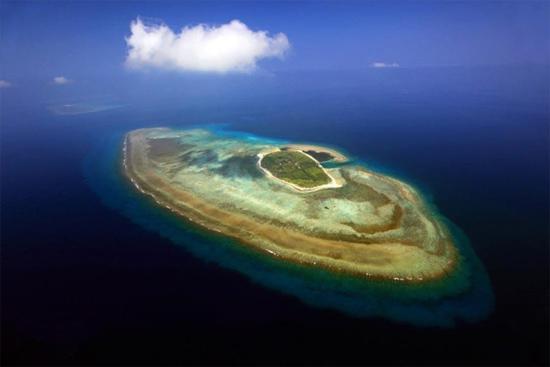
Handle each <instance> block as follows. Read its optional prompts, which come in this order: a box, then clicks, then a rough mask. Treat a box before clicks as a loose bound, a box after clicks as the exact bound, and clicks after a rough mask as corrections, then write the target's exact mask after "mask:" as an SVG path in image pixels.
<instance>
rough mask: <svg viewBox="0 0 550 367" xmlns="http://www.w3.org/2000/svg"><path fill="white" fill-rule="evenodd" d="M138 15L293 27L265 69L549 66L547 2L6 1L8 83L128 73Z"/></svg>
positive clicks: (179, 23)
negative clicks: (282, 50) (129, 42)
mask: <svg viewBox="0 0 550 367" xmlns="http://www.w3.org/2000/svg"><path fill="white" fill-rule="evenodd" d="M138 16H140V17H143V18H144V19H146V20H148V21H149V20H156V21H158V22H160V21H162V22H164V23H165V24H166V25H167V26H169V27H170V28H171V29H173V30H174V31H178V30H180V29H181V28H182V27H183V26H186V25H196V24H198V23H207V24H212V25H220V24H225V23H227V22H229V21H231V20H232V19H238V20H240V21H241V22H243V23H244V24H246V25H247V26H248V27H249V28H250V29H251V30H253V31H257V30H266V31H269V32H270V34H276V33H279V32H282V33H284V34H285V35H286V36H287V37H288V40H289V42H290V45H291V48H290V51H289V52H288V53H287V54H286V57H285V58H284V60H282V61H281V60H278V59H267V60H264V61H260V62H259V63H258V65H259V66H260V67H261V68H262V69H264V70H310V69H336V70H343V69H349V70H353V69H362V68H366V67H368V66H369V65H371V64H372V63H373V62H386V63H392V62H395V63H398V64H399V65H400V66H401V67H418V66H449V65H457V66H476V65H509V64H513V65H518V64H519V65H523V64H549V63H550V3H549V2H547V1H510V2H497V1H483V2H477V1H466V2H432V1H406V2H400V1H385V2H375V1H372V2H370V1H369V2H367V1H364V2H363V1H362V2H360V1H338V2H336V1H322V2H315V1H307V2H293V1H285V2H261V3H260V2H252V1H243V2H214V1H203V2H183V3H182V2H127V1H120V2H114V1H113V2H67V3H65V2H60V1H55V2H22V1H17V2H6V1H3V2H2V3H1V19H0V35H1V44H2V50H1V55H0V63H1V70H0V79H5V80H10V79H13V78H18V77H23V76H36V77H43V78H47V77H48V78H49V77H52V78H53V76H61V75H62V76H66V77H68V78H69V79H70V78H74V79H75V80H78V79H79V78H82V77H83V76H89V75H98V76H106V77H109V76H110V75H118V74H120V73H125V72H127V70H126V68H125V67H124V62H125V58H126V54H127V47H126V43H125V37H127V36H129V35H130V23H131V21H133V20H135V19H136V17H138Z"/></svg>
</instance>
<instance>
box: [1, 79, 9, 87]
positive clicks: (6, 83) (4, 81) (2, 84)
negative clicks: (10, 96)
mask: <svg viewBox="0 0 550 367" xmlns="http://www.w3.org/2000/svg"><path fill="white" fill-rule="evenodd" d="M9 87H11V83H10V82H8V81H7V80H0V88H9Z"/></svg>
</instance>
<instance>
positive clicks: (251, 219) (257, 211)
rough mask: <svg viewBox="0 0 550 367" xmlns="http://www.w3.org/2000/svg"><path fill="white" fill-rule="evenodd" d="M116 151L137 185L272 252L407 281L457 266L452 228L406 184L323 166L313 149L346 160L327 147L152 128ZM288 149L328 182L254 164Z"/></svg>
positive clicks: (442, 274)
mask: <svg viewBox="0 0 550 367" xmlns="http://www.w3.org/2000/svg"><path fill="white" fill-rule="evenodd" d="M123 150H124V154H123V160H124V169H125V173H126V175H127V177H128V178H129V179H130V180H131V181H132V182H133V184H134V185H135V186H136V187H137V188H138V189H139V190H140V191H141V192H143V193H146V194H148V195H150V196H152V197H153V198H154V199H155V200H156V201H157V203H159V204H160V205H163V206H165V207H167V208H169V209H170V210H172V211H173V212H174V213H176V214H178V215H181V216H183V217H185V218H187V219H188V220H190V221H193V222H194V223H196V224H198V225H200V226H202V227H205V228H207V229H209V230H212V231H215V232H218V233H221V234H224V235H227V236H230V237H232V238H234V239H237V240H238V241H239V242H240V243H242V244H245V245H248V246H251V247H253V248H256V249H258V250H260V251H263V252H265V253H266V254H268V255H269V256H272V257H274V258H279V259H281V260H286V261H292V262H294V263H299V264H304V265H310V266H313V267H321V268H324V269H326V270H329V271H333V272H338V273H346V274H351V275H353V276H355V277H360V278H369V279H382V280H390V281H398V282H405V283H407V282H408V283H425V282H430V281H435V280H439V279H443V278H446V277H448V276H450V275H451V274H453V273H454V272H455V271H456V270H457V269H458V268H459V265H460V262H461V261H460V260H461V255H460V253H459V251H458V248H457V247H456V246H455V244H454V243H453V238H452V236H451V235H450V233H449V230H448V229H447V227H446V226H445V224H444V223H443V222H442V221H440V220H439V219H438V217H437V216H436V215H433V213H432V212H431V211H430V210H429V208H428V206H427V205H426V204H425V203H424V201H423V200H422V198H421V196H420V195H419V194H418V193H417V192H416V190H415V189H414V188H413V187H411V186H409V185H408V184H406V183H404V182H402V181H399V180H397V179H395V178H392V177H389V176H385V175H382V174H379V173H376V172H373V171H370V170H368V169H367V168H366V167H363V166H362V165H358V164H351V163H350V164H342V165H340V166H337V167H333V168H323V167H322V162H319V161H317V159H316V158H315V155H317V157H318V158H319V159H320V160H322V161H323V162H324V161H331V160H334V161H339V162H345V160H346V159H345V156H344V155H343V154H341V153H339V152H336V151H334V150H332V149H324V148H323V147H319V146H315V147H312V146H307V145H288V144H277V143H270V142H266V141H263V140H257V141H256V140H243V139H237V138H234V137H232V136H230V135H224V134H216V133H214V132H211V131H208V130H204V129H193V130H173V129H167V128H151V129H140V130H134V131H132V132H130V133H128V134H127V135H126V137H125V141H124V149H123ZM285 151H287V152H288V151H292V152H300V151H301V152H303V153H304V154H305V155H307V159H308V160H311V161H312V162H313V163H315V165H316V166H318V167H319V168H322V172H326V175H327V178H330V182H329V183H327V181H325V180H320V181H318V182H317V183H318V185H317V186H316V185H315V184H314V183H316V182H315V179H314V180H313V181H308V183H307V184H306V185H305V186H306V187H302V189H303V190H301V189H300V185H296V182H292V181H288V180H287V179H285V177H276V176H275V175H274V174H273V172H271V171H270V170H269V169H266V168H265V167H263V166H262V164H260V163H261V161H262V158H265V156H267V155H269V154H272V153H273V152H285ZM308 152H309V153H308ZM309 168H311V167H309ZM266 171H267V172H266ZM269 173H271V174H269ZM318 174H319V172H315V173H314V174H313V176H315V175H318ZM315 177H317V176H315ZM296 186H298V187H296Z"/></svg>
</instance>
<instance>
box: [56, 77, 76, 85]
mask: <svg viewBox="0 0 550 367" xmlns="http://www.w3.org/2000/svg"><path fill="white" fill-rule="evenodd" d="M53 82H54V83H55V84H58V85H63V84H69V83H71V82H72V80H69V79H67V78H65V77H64V76H56V77H55V78H53Z"/></svg>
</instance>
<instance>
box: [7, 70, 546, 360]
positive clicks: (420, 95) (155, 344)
mask: <svg viewBox="0 0 550 367" xmlns="http://www.w3.org/2000/svg"><path fill="white" fill-rule="evenodd" d="M121 74H122V75H120V76H117V77H109V78H108V77H105V76H101V75H98V76H88V77H87V79H86V76H83V77H82V79H81V80H75V82H74V83H72V84H69V85H64V86H55V85H51V84H49V83H48V82H47V81H44V80H40V79H37V78H21V79H19V80H15V81H14V82H13V83H12V86H11V87H10V88H4V89H1V90H0V178H1V181H0V194H1V197H0V199H1V201H0V210H1V211H0V236H1V237H0V238H1V269H0V270H1V279H0V280H1V295H2V297H1V309H0V310H1V312H0V317H1V328H2V329H1V331H2V338H1V342H2V348H1V349H2V363H3V364H50V365H63V364H65V365H76V364H78V365H83V364H88V365H89V364H94V365H96V364H131V365H140V364H141V365H145V364H147V365H151V364H154V365H174V364H316V365H317V364H323V365H330V364H340V365H341V364H355V365H357V364H359V365H365V364H369V365H386V364H392V365H395V364H400V365H404V364H405V365H407V364H428V365H464V364H482V365H547V364H548V363H549V348H548V345H549V326H550V324H549V294H550V293H549V246H548V245H549V228H550V226H549V206H550V198H549V187H550V179H549V167H550V164H549V139H550V135H549V124H550V84H549V83H548V80H550V68H548V67H544V66H536V65H532V66H498V67H496V66H479V67H468V68H466V67H438V68H435V67H426V68H391V69H366V70H350V71H340V70H338V71H336V70H316V71H311V70H308V71H277V72H257V73H254V74H252V75H193V74H189V75H185V74H183V75H173V74H166V73H160V74H146V75H140V74H136V73H132V72H121ZM155 126H167V127H172V128H181V129H185V128H190V127H196V126H207V127H208V128H211V129H217V131H228V132H232V134H238V136H240V137H246V138H247V139H255V138H258V139H273V141H291V142H305V143H316V144H320V145H327V146H330V147H334V148H337V149H340V150H342V151H343V152H345V153H346V154H348V155H350V156H352V157H354V159H357V160H358V161H361V162H363V164H365V165H366V166H368V167H369V168H371V169H373V170H376V171H379V172H382V173H384V174H388V175H391V176H394V177H397V178H399V179H402V180H404V181H406V182H408V183H410V184H411V185H413V186H414V187H415V188H417V189H418V190H419V191H420V192H421V193H422V195H423V197H425V198H426V200H428V201H429V202H430V205H432V206H433V207H434V208H437V211H438V212H439V213H441V215H442V216H444V217H445V218H446V220H448V221H449V223H451V224H452V226H456V228H457V231H459V232H460V234H461V236H464V239H465V241H467V242H468V248H470V249H471V250H472V251H473V253H475V258H476V259H478V260H479V263H480V264H481V267H480V269H482V270H480V273H482V274H483V276H482V277H478V278H476V277H474V279H473V282H474V283H475V284H476V285H477V286H479V287H481V285H482V288H483V289H485V290H486V291H485V293H484V296H483V297H477V298H475V302H469V303H464V304H463V305H462V306H461V308H460V311H461V313H462V314H464V315H469V316H471V317H457V318H455V319H453V320H451V321H449V320H448V318H446V317H441V318H439V317H435V316H434V315H436V316H441V315H447V314H445V312H444V311H442V310H446V309H447V308H445V307H443V306H441V305H439V304H438V303H437V302H427V303H425V304H422V310H423V312H422V313H419V312H416V311H417V309H416V308H415V307H416V306H417V304H416V303H415V304H411V305H410V306H411V307H408V308H407V307H401V308H400V309H399V311H398V312H396V311H394V309H393V308H392V306H393V304H388V303H384V302H382V301H381V300H379V299H377V296H376V294H374V295H372V296H371V297H370V298H369V302H368V303H365V304H364V307H363V306H362V305H361V304H357V303H354V304H353V305H350V304H349V302H348V303H346V299H345V298H342V297H341V296H340V295H338V294H336V293H337V292H334V291H333V292H329V291H326V289H327V288H330V287H328V286H327V287H323V286H321V287H319V286H318V285H315V283H311V282H309V281H304V279H302V278H300V276H296V275H293V276H289V275H288V274H289V273H288V272H287V271H286V270H285V269H281V268H280V267H278V266H277V265H276V264H272V263H271V262H270V261H264V260H263V259H258V257H257V256H254V255H251V254H250V253H248V252H247V251H245V250H243V249H241V248H240V247H239V245H238V244H235V243H232V242H231V241H230V240H227V239H224V238H222V237H220V236H216V235H213V234H210V233H205V232H204V231H202V230H201V229H200V228H197V227H196V226H192V225H189V224H188V223H185V222H184V221H182V220H181V219H179V218H175V217H174V216H172V215H171V214H170V213H167V212H166V211H165V210H163V209H162V208H158V207H155V206H154V205H152V203H151V202H150V201H147V200H146V199H144V198H142V197H140V195H139V193H137V192H136V191H135V190H134V189H133V187H132V186H131V185H128V184H127V182H126V181H125V180H124V178H123V176H122V175H121V172H120V149H121V144H122V140H121V139H122V137H123V136H124V134H125V133H126V132H127V131H130V130H133V129H136V128H142V127H155ZM332 288H334V287H332ZM333 290H334V289H333ZM480 300H481V301H480ZM404 302H405V303H406V301H404ZM411 302H412V301H411ZM373 304H376V307H374V306H373ZM369 307H374V308H376V309H377V312H365V310H366V309H368V308H369ZM426 310H428V311H429V312H428V311H426ZM453 312H454V311H453ZM443 319H444V322H443V321H441V320H443Z"/></svg>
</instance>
